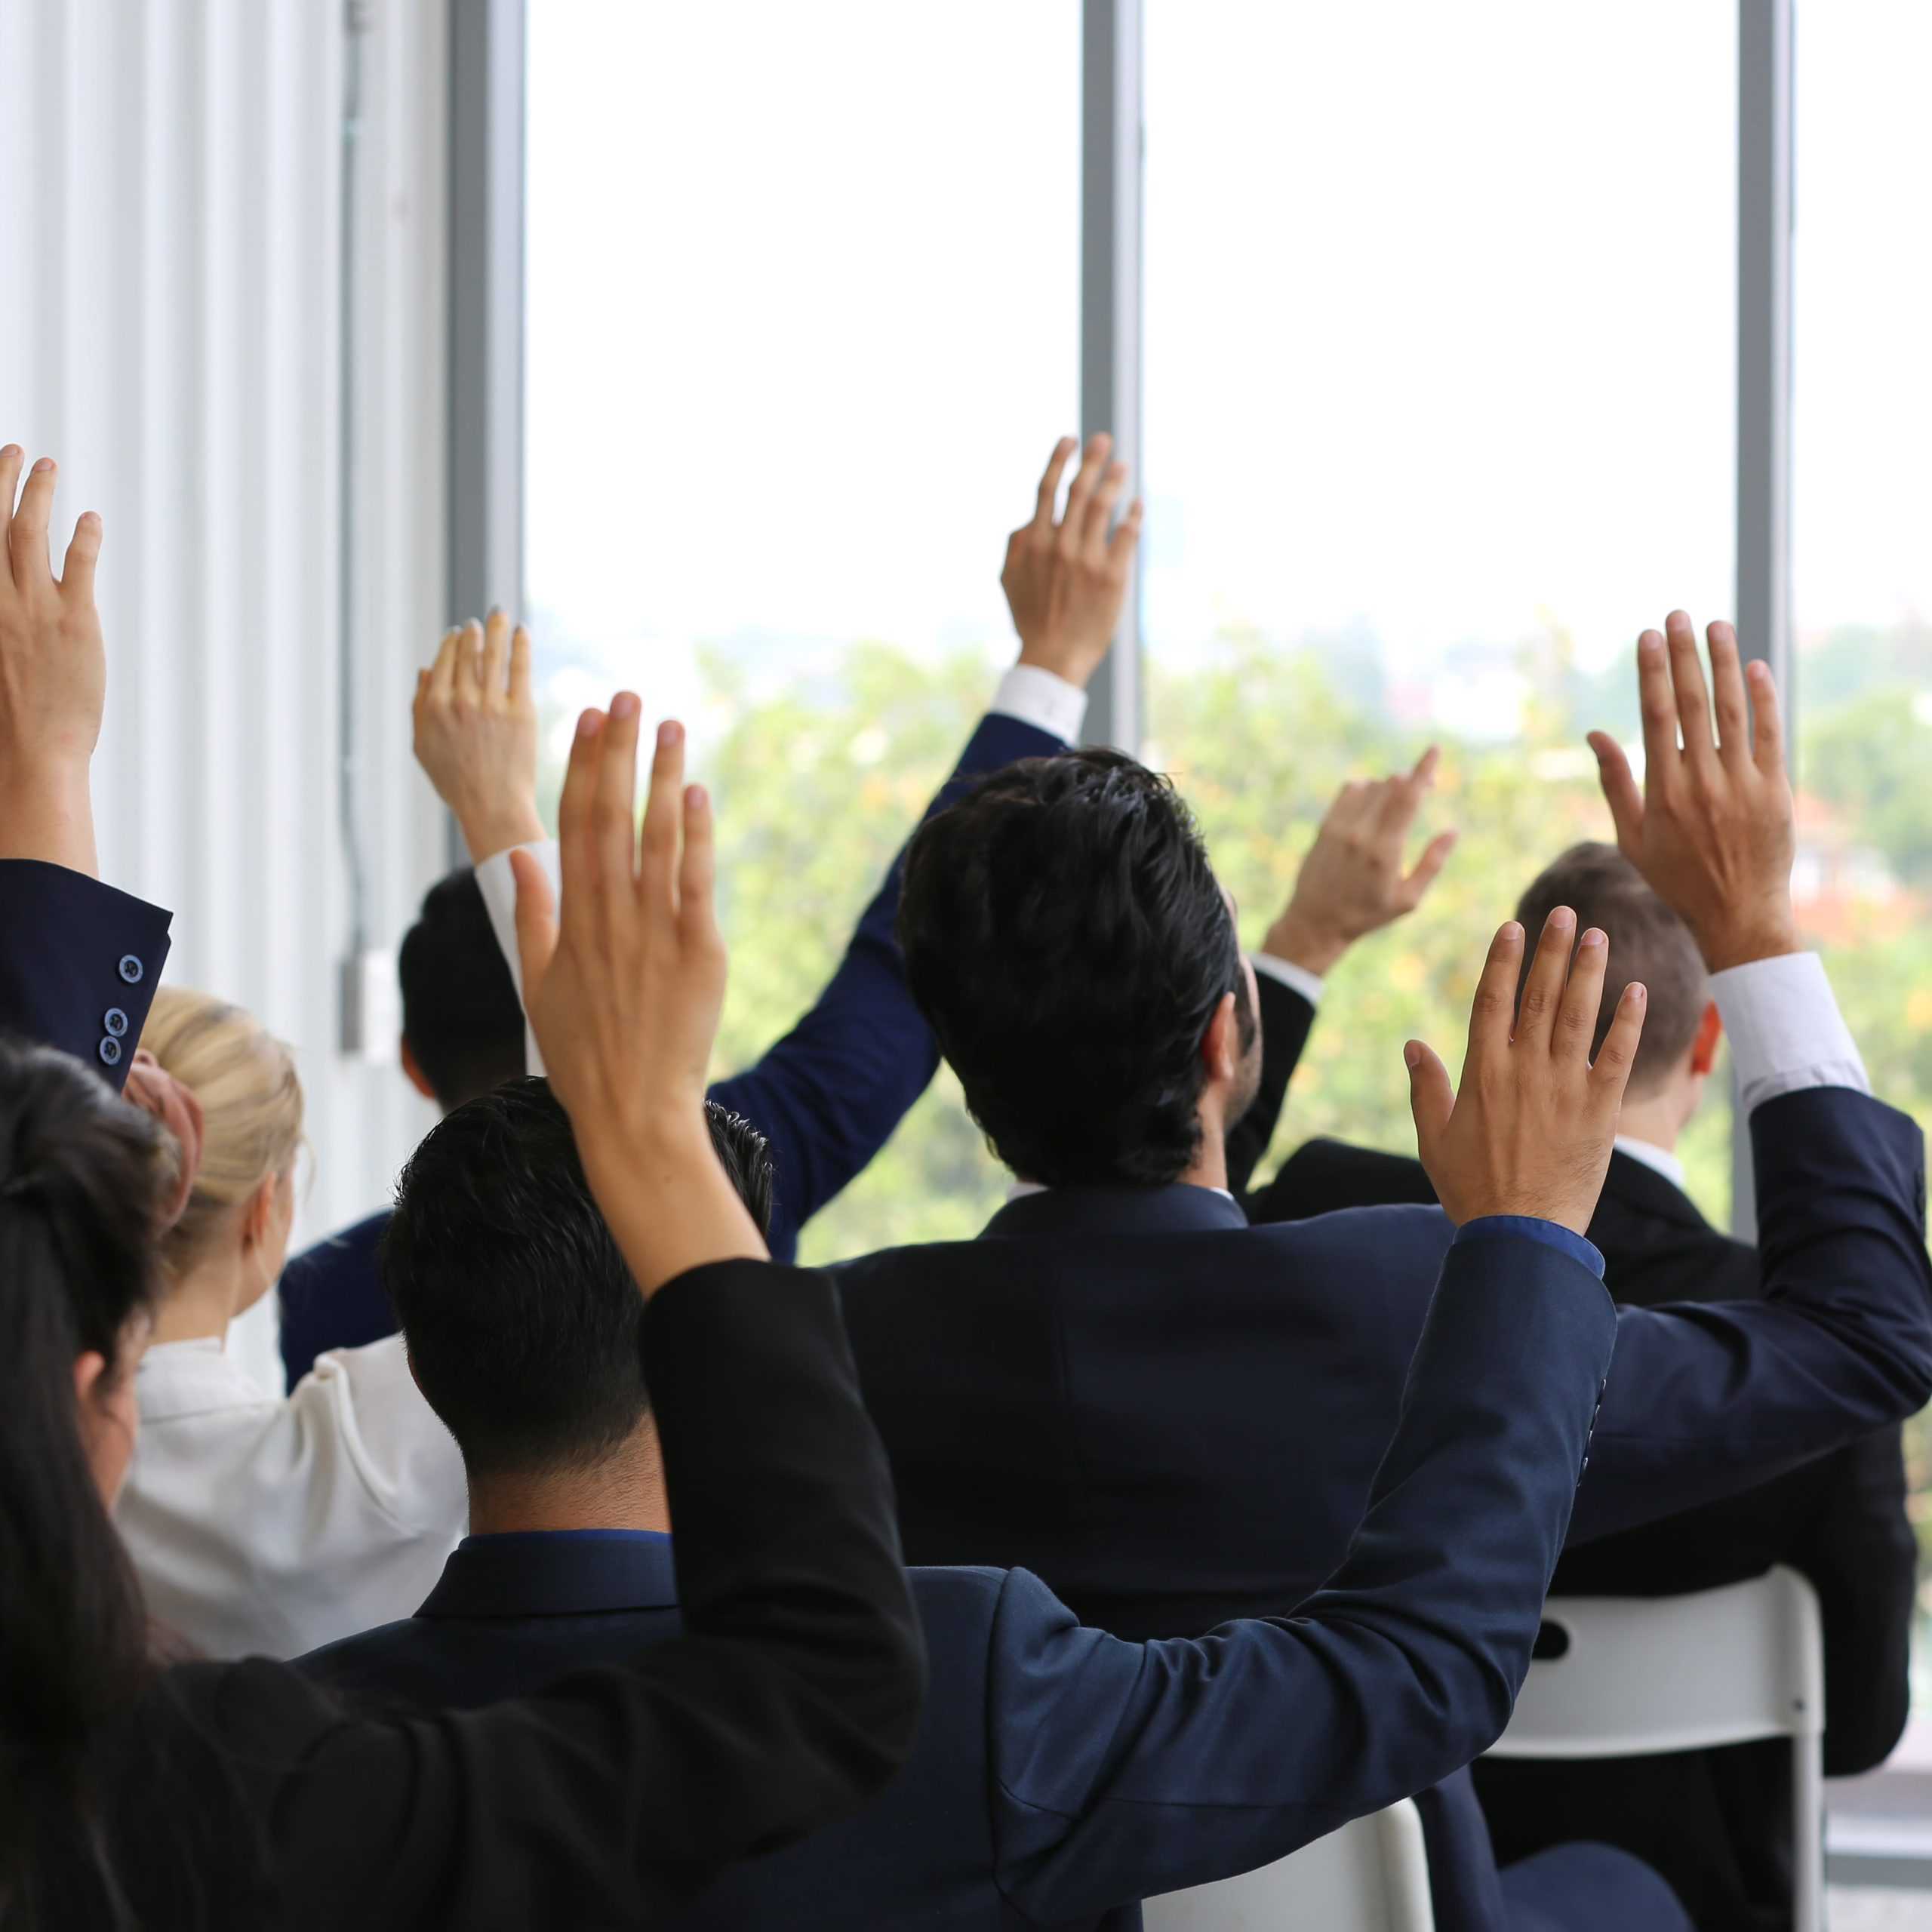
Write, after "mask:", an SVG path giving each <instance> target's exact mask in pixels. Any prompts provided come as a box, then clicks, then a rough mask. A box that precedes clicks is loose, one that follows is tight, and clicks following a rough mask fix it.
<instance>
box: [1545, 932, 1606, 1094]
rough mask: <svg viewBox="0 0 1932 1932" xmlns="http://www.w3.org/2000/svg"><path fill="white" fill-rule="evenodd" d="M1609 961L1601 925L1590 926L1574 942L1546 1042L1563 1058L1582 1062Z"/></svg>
mask: <svg viewBox="0 0 1932 1932" xmlns="http://www.w3.org/2000/svg"><path fill="white" fill-rule="evenodd" d="M1609 964H1610V941H1609V939H1608V937H1607V936H1606V935H1605V934H1604V931H1603V930H1602V928H1601V927H1598V926H1592V928H1590V929H1589V931H1588V932H1586V934H1584V935H1583V937H1582V938H1581V939H1580V940H1578V941H1577V952H1576V957H1575V958H1574V959H1573V960H1572V961H1571V963H1570V982H1569V984H1568V985H1567V986H1565V987H1564V989H1563V1001H1562V1004H1561V1006H1559V1007H1558V1009H1557V1014H1556V1028H1555V1034H1554V1035H1553V1037H1552V1040H1551V1042H1550V1044H1551V1048H1552V1051H1553V1052H1555V1054H1557V1056H1558V1057H1559V1058H1561V1059H1564V1060H1574V1061H1577V1062H1578V1063H1586V1062H1587V1061H1588V1060H1589V1057H1590V1042H1591V1041H1592V1040H1593V1039H1595V1038H1596V1032H1597V1015H1598V1013H1599V1012H1600V1011H1601V1010H1602V1008H1603V979H1604V973H1605V972H1606V971H1607V970H1608V968H1609Z"/></svg>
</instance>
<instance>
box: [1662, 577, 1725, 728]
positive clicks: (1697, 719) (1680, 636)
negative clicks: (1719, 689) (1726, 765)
mask: <svg viewBox="0 0 1932 1932" xmlns="http://www.w3.org/2000/svg"><path fill="white" fill-rule="evenodd" d="M1663 638H1664V642H1665V643H1666V645H1669V648H1670V681H1671V685H1672V689H1673V690H1674V691H1675V692H1676V694H1677V728H1678V731H1679V732H1680V734H1681V735H1682V737H1683V740H1684V758H1685V759H1686V761H1687V762H1689V763H1690V764H1712V763H1714V762H1715V759H1716V756H1717V747H1716V746H1715V744H1714V743H1712V739H1711V700H1710V695H1709V693H1708V692H1707V691H1706V689H1705V688H1704V667H1703V664H1702V663H1700V661H1699V659H1698V656H1697V626H1696V625H1695V624H1694V623H1691V621H1690V618H1689V617H1688V616H1687V614H1685V613H1684V612H1683V611H1672V612H1671V614H1670V615H1669V617H1666V618H1665V620H1663Z"/></svg>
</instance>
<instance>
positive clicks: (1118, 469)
mask: <svg viewBox="0 0 1932 1932" xmlns="http://www.w3.org/2000/svg"><path fill="white" fill-rule="evenodd" d="M1125 488H1127V465H1126V464H1125V463H1109V464H1108V465H1107V466H1106V469H1103V471H1102V472H1100V483H1099V485H1098V486H1097V488H1095V490H1094V495H1093V500H1092V501H1091V502H1090V503H1088V506H1087V527H1086V530H1085V531H1084V534H1083V536H1082V538H1081V541H1082V542H1083V543H1084V544H1085V546H1086V547H1087V550H1088V555H1091V557H1092V558H1094V561H1095V562H1098V561H1100V558H1102V557H1103V556H1105V555H1106V550H1107V532H1108V531H1109V529H1110V528H1112V524H1113V520H1114V506H1115V505H1116V504H1117V503H1118V502H1119V501H1120V499H1121V492H1122V491H1124V490H1125Z"/></svg>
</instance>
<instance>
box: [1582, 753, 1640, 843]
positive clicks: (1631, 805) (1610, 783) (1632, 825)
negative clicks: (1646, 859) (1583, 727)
mask: <svg viewBox="0 0 1932 1932" xmlns="http://www.w3.org/2000/svg"><path fill="white" fill-rule="evenodd" d="M1590 749H1591V750H1592V751H1593V752H1595V753H1596V755H1597V778H1598V782H1599V783H1601V785H1602V786H1603V795H1604V801H1605V802H1606V803H1607V804H1608V805H1609V807H1610V816H1611V819H1612V820H1614V822H1615V823H1616V826H1617V846H1618V848H1619V849H1620V851H1622V852H1623V856H1624V857H1626V859H1629V858H1634V857H1635V856H1636V852H1637V848H1638V843H1639V841H1641V838H1642V837H1643V830H1644V795H1643V794H1642V793H1641V792H1639V791H1638V789H1637V780H1636V779H1635V777H1634V776H1633V774H1632V772H1631V770H1630V761H1629V759H1628V758H1626V757H1625V756H1624V755H1623V746H1621V745H1620V744H1619V743H1617V740H1615V739H1614V738H1613V737H1611V735H1610V734H1609V733H1608V732H1607V731H1592V733H1591V734H1590Z"/></svg>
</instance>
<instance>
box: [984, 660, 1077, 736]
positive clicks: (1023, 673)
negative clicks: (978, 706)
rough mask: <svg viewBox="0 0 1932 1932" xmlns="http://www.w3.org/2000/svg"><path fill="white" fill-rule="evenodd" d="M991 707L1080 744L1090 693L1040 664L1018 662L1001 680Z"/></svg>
mask: <svg viewBox="0 0 1932 1932" xmlns="http://www.w3.org/2000/svg"><path fill="white" fill-rule="evenodd" d="M990 709H992V710H995V711H997V712H1000V713H1001V714H1002V715H1004V716H1005V717H1008V718H1018V719H1019V720H1020V723H1021V724H1030V725H1032V727H1033V728H1034V729H1035V731H1044V732H1045V733H1047V734H1048V736H1049V737H1055V738H1059V739H1060V740H1063V741H1064V742H1065V743H1067V744H1069V745H1072V744H1078V743H1079V741H1080V728H1081V726H1082V725H1083V724H1085V723H1086V721H1087V694H1086V693H1085V692H1084V691H1082V690H1081V688H1080V687H1079V686H1078V685H1069V683H1068V682H1067V681H1066V679H1065V678H1060V677H1056V676H1055V675H1054V673H1053V672H1051V671H1043V670H1041V669H1040V667H1039V666H1038V665H1037V664H1016V665H1014V667H1013V669H1011V670H1010V671H1009V672H1007V674H1006V675H1005V676H1004V677H1003V678H1001V680H1000V681H999V689H998V691H995V692H994V693H993V701H992V706H991V707H990Z"/></svg>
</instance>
